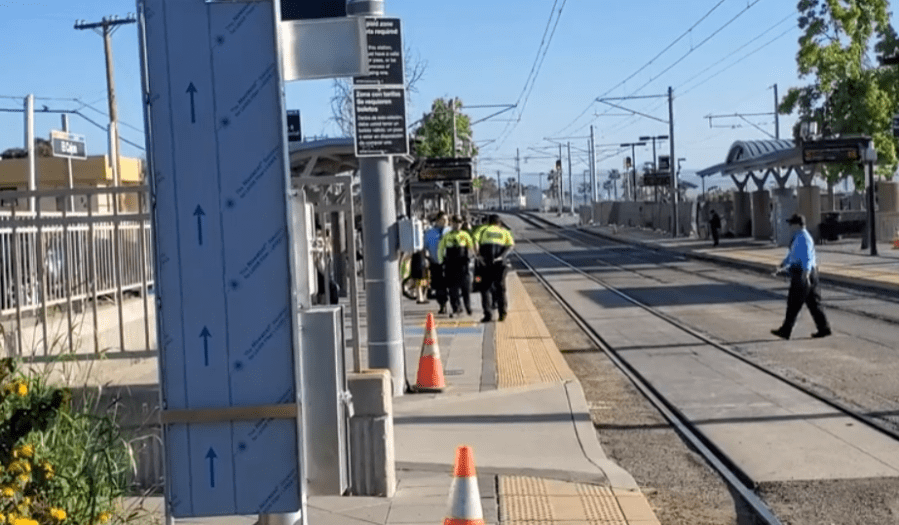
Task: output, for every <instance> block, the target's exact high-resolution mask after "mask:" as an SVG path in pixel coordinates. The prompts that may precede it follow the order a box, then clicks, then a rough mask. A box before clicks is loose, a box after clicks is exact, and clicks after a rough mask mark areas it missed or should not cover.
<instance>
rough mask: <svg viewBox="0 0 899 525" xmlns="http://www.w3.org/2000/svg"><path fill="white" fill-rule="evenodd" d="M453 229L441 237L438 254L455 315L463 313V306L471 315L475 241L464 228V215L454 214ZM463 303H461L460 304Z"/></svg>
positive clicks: (451, 315)
mask: <svg viewBox="0 0 899 525" xmlns="http://www.w3.org/2000/svg"><path fill="white" fill-rule="evenodd" d="M451 224H452V230H450V231H449V233H446V234H444V235H443V237H442V238H441V239H440V247H439V249H438V254H439V257H440V263H441V264H442V265H443V271H444V277H445V279H446V287H447V289H448V291H449V299H450V306H452V309H453V311H452V313H450V317H453V316H454V315H462V306H463V305H464V306H465V311H466V312H467V313H468V315H471V273H470V271H469V263H470V261H471V258H472V257H473V256H474V241H473V240H472V239H471V235H469V234H468V232H467V231H465V230H463V229H462V217H459V216H458V215H454V216H453V218H452V221H451ZM460 303H461V304H460Z"/></svg>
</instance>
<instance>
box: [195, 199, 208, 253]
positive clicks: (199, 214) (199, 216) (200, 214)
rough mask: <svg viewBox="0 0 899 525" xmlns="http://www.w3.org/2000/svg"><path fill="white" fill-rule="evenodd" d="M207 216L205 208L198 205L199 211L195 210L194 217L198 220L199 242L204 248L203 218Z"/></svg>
mask: <svg viewBox="0 0 899 525" xmlns="http://www.w3.org/2000/svg"><path fill="white" fill-rule="evenodd" d="M204 215H206V214H205V213H203V208H201V207H200V205H199V204H197V209H195V210H194V216H195V217H196V218H197V240H199V241H200V246H203V216H204Z"/></svg>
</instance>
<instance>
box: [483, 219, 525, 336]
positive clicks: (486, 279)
mask: <svg viewBox="0 0 899 525" xmlns="http://www.w3.org/2000/svg"><path fill="white" fill-rule="evenodd" d="M487 223H488V225H487V227H486V228H484V229H482V230H481V231H480V232H479V233H478V238H477V239H475V242H476V243H477V245H478V258H479V259H480V261H479V264H481V267H482V276H481V279H482V283H481V307H482V308H483V309H484V318H483V319H481V322H482V323H489V322H490V321H492V320H493V307H494V305H496V309H497V310H498V311H499V320H500V321H505V319H506V314H507V313H508V300H507V298H506V254H508V253H509V251H510V250H511V249H512V247H513V246H515V240H514V239H513V238H512V232H510V231H509V230H508V229H506V228H504V227H503V226H502V221H500V218H499V215H491V216H490V217H489V218H488V220H487Z"/></svg>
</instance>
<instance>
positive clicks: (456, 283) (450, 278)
mask: <svg viewBox="0 0 899 525" xmlns="http://www.w3.org/2000/svg"><path fill="white" fill-rule="evenodd" d="M444 269H445V272H446V287H447V290H448V291H449V300H450V305H451V306H452V308H453V313H460V312H461V311H462V306H465V311H466V312H469V313H471V273H470V272H469V271H468V259H463V260H460V261H449V262H446V263H445V266H444Z"/></svg>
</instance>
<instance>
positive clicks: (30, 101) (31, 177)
mask: <svg viewBox="0 0 899 525" xmlns="http://www.w3.org/2000/svg"><path fill="white" fill-rule="evenodd" d="M25 151H27V152H28V191H32V192H33V191H37V171H36V170H35V166H34V163H35V162H34V161H35V156H36V155H35V151H34V95H28V96H27V97H25ZM36 209H37V208H35V200H34V195H33V194H32V195H31V196H29V197H28V211H31V212H33V211H35V210H36Z"/></svg>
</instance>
